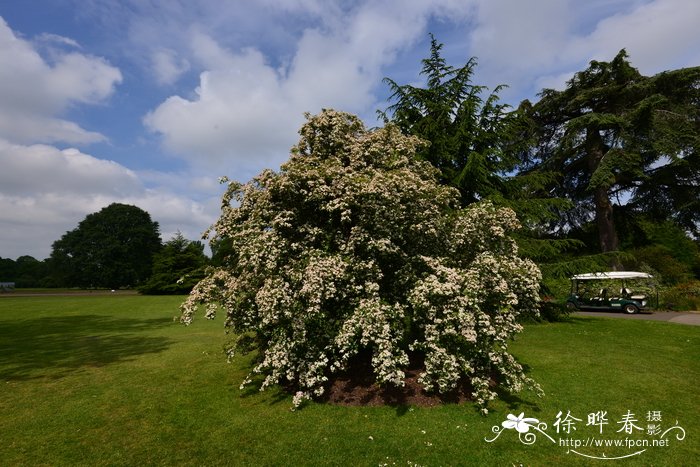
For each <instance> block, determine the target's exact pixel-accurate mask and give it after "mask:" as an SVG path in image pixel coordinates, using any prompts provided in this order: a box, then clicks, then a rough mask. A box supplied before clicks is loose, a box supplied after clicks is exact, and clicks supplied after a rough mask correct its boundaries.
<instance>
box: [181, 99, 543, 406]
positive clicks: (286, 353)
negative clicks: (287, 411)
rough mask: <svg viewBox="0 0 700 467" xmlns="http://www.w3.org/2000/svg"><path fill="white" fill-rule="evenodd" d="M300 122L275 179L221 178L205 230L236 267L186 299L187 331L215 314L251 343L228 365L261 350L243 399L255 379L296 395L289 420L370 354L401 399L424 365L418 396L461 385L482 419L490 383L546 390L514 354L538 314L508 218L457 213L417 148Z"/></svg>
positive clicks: (341, 118) (412, 142) (485, 210)
mask: <svg viewBox="0 0 700 467" xmlns="http://www.w3.org/2000/svg"><path fill="white" fill-rule="evenodd" d="M307 118H308V121H307V123H306V124H305V125H304V126H303V127H302V129H301V130H300V135H301V139H300V141H299V143H298V144H297V145H296V146H295V147H294V148H292V151H291V154H292V155H291V157H290V159H289V161H288V162H287V163H286V164H284V165H283V166H282V168H281V170H280V171H279V172H273V171H270V170H266V171H263V172H262V173H261V174H260V175H258V176H257V177H255V178H254V179H253V180H252V181H250V182H248V183H246V184H239V183H236V182H229V181H228V179H227V178H224V179H222V181H223V182H224V183H228V189H227V191H226V193H225V194H224V196H223V198H222V209H221V216H220V218H219V219H218V221H217V222H216V223H215V224H214V225H213V226H212V227H211V229H210V231H209V232H210V235H211V236H212V237H213V240H215V241H216V242H219V245H224V246H226V248H227V251H230V254H229V255H228V256H227V257H226V258H225V259H224V261H223V264H222V265H221V266H220V267H218V268H213V269H211V270H210V271H209V273H208V275H207V277H205V279H203V280H202V281H201V282H200V283H199V284H198V285H197V286H196V287H195V288H194V290H193V291H192V293H191V295H190V296H189V298H188V299H187V301H186V302H185V303H184V304H183V306H182V317H181V320H182V322H184V323H186V324H189V323H191V321H192V319H193V316H194V313H195V312H196V310H197V308H198V306H199V305H200V304H202V303H205V304H207V312H206V313H207V317H209V318H213V317H214V315H215V314H216V313H217V311H219V310H221V311H223V312H224V313H225V314H226V320H225V325H226V327H227V329H228V330H229V331H230V332H231V333H232V334H234V335H237V336H239V337H240V336H248V337H246V338H243V337H240V338H239V339H237V340H234V343H233V344H232V346H230V347H229V348H228V349H227V355H228V357H229V358H231V357H233V356H234V355H235V353H236V351H237V350H246V349H247V348H248V347H250V346H251V345H255V346H257V349H258V351H259V352H260V358H259V360H258V361H257V364H256V365H255V367H254V368H253V370H252V372H251V375H249V377H247V378H246V380H245V381H244V382H243V385H245V384H249V383H250V382H251V381H252V375H253V374H260V375H263V376H264V379H263V382H262V384H261V388H260V389H261V390H264V389H265V388H267V387H269V386H270V385H273V384H279V383H283V384H287V385H291V386H292V387H295V388H296V393H295V395H294V397H293V405H294V407H298V406H299V405H300V404H302V403H303V402H304V401H305V400H309V399H312V398H314V397H319V396H321V395H322V394H323V392H324V390H325V387H326V385H327V384H328V381H329V380H330V378H332V377H333V374H334V373H337V372H339V371H342V370H343V369H344V368H346V367H347V365H348V363H349V362H350V361H351V360H352V359H353V358H355V357H356V356H357V355H359V354H360V352H361V351H362V350H363V349H364V350H366V351H369V353H370V355H371V365H372V369H373V372H374V376H375V378H376V380H377V381H378V382H379V383H381V384H390V385H397V386H401V385H403V384H404V378H405V373H404V370H405V369H406V367H407V366H408V364H409V352H417V353H420V354H421V355H422V356H423V358H424V361H425V369H424V371H423V373H422V374H421V376H420V381H421V382H422V384H424V386H425V387H426V389H430V390H436V391H442V392H444V391H449V390H451V389H453V388H455V387H456V385H457V384H460V383H461V382H463V381H465V380H466V381H469V382H470V383H471V385H472V387H473V388H474V389H473V391H474V392H473V397H474V399H475V400H476V402H477V403H478V404H479V405H480V406H482V408H484V410H485V407H486V405H487V404H488V401H489V400H492V399H493V398H494V397H496V393H495V392H494V390H493V388H492V387H491V375H492V373H493V372H496V373H498V374H499V375H500V378H501V384H502V385H503V386H504V388H505V389H507V390H511V391H519V390H522V389H524V388H527V387H529V388H534V389H536V390H538V391H539V387H538V386H537V384H536V383H534V381H532V380H531V379H530V378H528V377H527V376H526V375H525V374H524V372H523V368H522V366H521V365H519V364H518V363H517V361H516V360H515V359H514V358H513V357H512V356H511V355H510V354H509V353H508V343H509V341H510V340H511V339H512V338H513V337H514V336H515V335H516V334H517V333H518V332H520V331H521V330H522V327H521V326H520V324H518V321H517V319H518V316H519V315H520V314H521V313H536V311H535V310H536V308H537V303H538V300H539V298H538V284H539V279H540V273H539V270H538V268H537V266H536V265H535V264H534V263H532V262H531V261H529V260H526V259H522V258H520V257H518V251H517V246H516V244H515V242H514V241H513V239H512V238H511V237H510V233H511V232H512V231H513V230H515V229H517V228H518V227H519V224H518V221H517V218H516V217H515V214H514V213H513V211H511V210H509V209H503V208H497V207H495V206H493V205H492V204H490V203H488V202H482V203H478V204H475V205H472V206H469V207H468V208H466V209H459V203H458V193H457V191H456V190H454V189H452V188H449V187H446V186H443V185H440V184H439V183H438V182H437V176H436V175H437V172H436V170H435V169H434V168H433V167H432V166H431V165H430V164H428V163H426V162H421V161H419V160H418V159H417V158H416V157H415V151H416V148H417V147H418V146H419V145H422V144H424V143H423V142H422V141H420V140H419V139H417V138H415V137H408V136H404V135H402V134H401V133H400V131H399V130H398V129H397V128H396V127H393V126H391V125H389V126H386V127H384V128H380V129H377V130H366V129H365V128H364V126H363V125H362V123H361V121H360V120H359V119H358V118H357V117H354V116H352V115H349V114H345V113H341V112H336V111H333V110H325V111H323V112H322V113H321V114H319V115H316V116H313V117H312V116H307ZM243 344H245V345H243ZM244 347H245V348H244Z"/></svg>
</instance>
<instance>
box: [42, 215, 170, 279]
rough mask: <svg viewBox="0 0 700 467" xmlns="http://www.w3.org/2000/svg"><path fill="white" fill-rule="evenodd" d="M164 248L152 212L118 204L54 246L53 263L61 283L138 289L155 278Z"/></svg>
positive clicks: (67, 234)
mask: <svg viewBox="0 0 700 467" xmlns="http://www.w3.org/2000/svg"><path fill="white" fill-rule="evenodd" d="M160 247H161V240H160V234H159V231H158V223H157V222H154V221H152V220H151V216H150V214H148V213H147V212H146V211H144V210H142V209H140V208H138V207H136V206H130V205H126V204H119V203H113V204H110V205H109V206H107V207H105V208H103V209H102V210H100V211H99V212H96V213H92V214H88V215H87V216H86V217H85V219H83V220H82V221H81V222H80V223H79V224H78V227H76V228H75V229H74V230H71V231H69V232H66V234H65V235H63V236H62V237H61V238H60V239H59V240H57V241H56V242H54V244H53V249H52V252H51V258H50V261H51V262H52V267H53V268H54V270H55V271H56V274H57V275H58V277H59V284H60V285H66V286H71V287H73V286H78V287H106V288H121V287H129V286H131V287H135V286H137V285H139V284H141V283H142V282H143V281H145V280H146V279H148V277H149V276H150V275H151V267H152V262H153V255H154V254H155V253H156V252H158V250H159V249H160Z"/></svg>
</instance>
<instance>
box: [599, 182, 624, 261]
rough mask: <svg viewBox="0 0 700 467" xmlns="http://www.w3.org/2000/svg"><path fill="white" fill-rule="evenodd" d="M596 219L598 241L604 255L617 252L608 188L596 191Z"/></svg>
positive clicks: (600, 188)
mask: <svg viewBox="0 0 700 467" xmlns="http://www.w3.org/2000/svg"><path fill="white" fill-rule="evenodd" d="M594 199H595V217H596V223H597V224H598V240H599V241H600V249H601V250H602V252H603V253H607V252H610V251H616V250H617V248H618V239H617V232H616V231H615V222H614V221H613V207H612V203H610V197H609V196H608V190H607V188H606V187H598V188H596V189H595V195H594Z"/></svg>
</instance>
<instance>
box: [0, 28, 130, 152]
mask: <svg viewBox="0 0 700 467" xmlns="http://www.w3.org/2000/svg"><path fill="white" fill-rule="evenodd" d="M56 37H60V36H56ZM44 39H45V36H44ZM63 39H64V40H63V42H64V43H66V41H68V43H70V39H65V38H63ZM53 40H54V41H55V40H56V39H55V38H54V39H53ZM51 55H52V56H51V59H52V61H51V63H49V62H48V61H47V60H45V59H44V58H43V57H42V56H41V55H40V54H39V53H38V51H37V50H36V49H35V48H34V46H33V45H32V44H31V43H30V42H28V41H26V40H24V39H22V38H20V37H17V36H16V35H15V34H14V33H13V31H12V30H11V29H10V28H9V26H8V25H7V24H6V23H5V21H4V20H3V19H2V18H0V83H2V85H0V137H2V138H5V139H7V140H10V141H17V142H23V143H30V142H59V141H66V142H70V143H90V142H95V141H100V140H103V139H104V137H103V136H101V135H99V134H98V133H97V132H92V131H88V130H85V129H83V128H80V127H79V126H78V125H77V124H75V123H73V122H69V121H66V120H62V119H60V118H59V115H60V113H61V112H63V111H65V110H66V109H67V108H68V107H70V106H71V105H74V104H95V103H99V102H103V101H104V100H105V99H106V98H108V97H109V96H110V95H111V94H112V92H113V91H114V87H115V85H116V84H118V83H119V82H121V80H122V76H121V73H120V71H119V70H118V69H117V68H115V67H113V66H111V65H109V64H108V63H107V62H106V61H105V60H103V59H101V58H98V57H93V56H90V55H84V54H80V53H76V52H69V53H63V52H59V51H53V53H52V54H51Z"/></svg>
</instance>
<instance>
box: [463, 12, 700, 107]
mask: <svg viewBox="0 0 700 467" xmlns="http://www.w3.org/2000/svg"><path fill="white" fill-rule="evenodd" d="M699 21H700V2H691V1H687V0H651V1H639V0H615V1H608V0H596V1H591V2H577V1H573V0H569V1H560V0H539V1H533V2H511V1H508V0H489V1H487V0H481V1H480V4H479V8H478V21H477V27H476V29H475V30H474V31H473V32H472V33H470V35H469V37H470V39H471V43H472V54H473V55H477V56H478V57H479V70H478V71H479V76H481V77H483V78H484V79H485V80H486V81H487V82H488V84H490V85H491V86H493V85H495V84H498V83H505V84H508V85H510V86H511V89H510V90H508V91H506V92H505V93H504V94H505V96H506V97H509V96H510V97H512V96H520V97H522V96H523V94H525V95H526V96H527V95H529V96H530V97H534V94H535V93H536V92H538V91H540V90H541V89H542V88H543V87H553V88H562V87H563V86H564V84H565V82H566V81H567V80H568V79H569V78H571V76H572V75H573V74H574V73H575V72H576V71H580V70H583V69H585V68H586V67H587V66H588V63H589V62H590V61H591V60H601V61H609V60H612V58H613V57H615V55H616V54H617V52H619V51H620V49H623V48H625V49H627V52H628V54H629V55H630V61H631V63H632V65H633V66H635V67H637V68H639V70H640V72H641V73H642V74H646V75H651V74H655V73H659V72H661V71H664V70H669V69H676V68H682V67H687V66H697V65H698V63H699V62H700V28H698V27H697V24H698V22H699Z"/></svg>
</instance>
